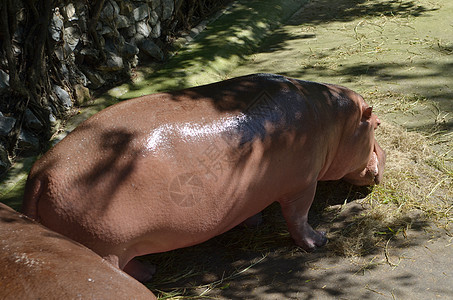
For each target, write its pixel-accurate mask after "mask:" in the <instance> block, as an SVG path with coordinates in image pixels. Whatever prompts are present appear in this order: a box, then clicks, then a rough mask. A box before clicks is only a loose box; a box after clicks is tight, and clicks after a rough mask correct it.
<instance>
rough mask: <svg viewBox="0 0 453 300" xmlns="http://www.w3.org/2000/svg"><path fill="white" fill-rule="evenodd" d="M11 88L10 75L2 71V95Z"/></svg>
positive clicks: (0, 92) (0, 84)
mask: <svg viewBox="0 0 453 300" xmlns="http://www.w3.org/2000/svg"><path fill="white" fill-rule="evenodd" d="M8 87H9V74H8V73H6V72H5V71H3V70H1V69H0V94H2V92H3V91H4V90H6V89H7V88H8Z"/></svg>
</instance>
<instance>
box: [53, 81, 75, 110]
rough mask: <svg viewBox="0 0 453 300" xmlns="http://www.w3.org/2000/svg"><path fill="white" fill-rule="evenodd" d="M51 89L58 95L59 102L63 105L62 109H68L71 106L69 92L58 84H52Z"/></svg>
mask: <svg viewBox="0 0 453 300" xmlns="http://www.w3.org/2000/svg"><path fill="white" fill-rule="evenodd" d="M53 91H54V92H55V94H56V95H57V97H58V100H59V102H60V104H61V105H62V106H63V107H64V109H66V110H67V109H70V108H71V107H72V101H71V97H70V96H69V93H68V92H66V91H65V90H64V89H62V88H61V87H59V86H58V85H54V86H53Z"/></svg>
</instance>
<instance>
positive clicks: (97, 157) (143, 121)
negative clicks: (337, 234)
mask: <svg viewBox="0 0 453 300" xmlns="http://www.w3.org/2000/svg"><path fill="white" fill-rule="evenodd" d="M378 125H379V120H378V119H377V117H376V116H375V115H374V114H372V108H371V107H368V105H367V104H366V103H365V102H364V100H363V98H362V97H361V96H360V95H358V94H356V93H355V92H353V91H351V90H349V89H347V88H344V87H340V86H336V85H329V84H319V83H314V82H307V81H301V80H297V79H292V78H287V77H284V76H279V75H273V74H255V75H249V76H244V77H239V78H234V79H230V80H226V81H222V82H218V83H214V84H209V85H205V86H199V87H194V88H189V89H185V90H181V91H176V92H170V93H160V94H154V95H147V96H143V97H140V98H136V99H132V100H128V101H124V102H121V103H118V104H116V105H113V106H111V107H109V108H107V109H105V110H103V111H101V112H100V113H98V114H96V115H94V116H93V117H92V118H90V119H89V120H87V121H85V122H84V123H82V124H81V125H80V126H79V127H78V128H77V129H75V130H74V131H73V132H72V133H70V134H69V135H68V136H67V137H66V138H65V139H63V140H62V141H61V142H60V143H59V144H57V145H56V146H55V147H54V148H52V149H51V150H50V151H49V152H48V153H46V154H45V155H44V156H43V157H42V158H41V159H40V160H39V161H37V162H36V163H35V165H34V166H33V168H32V170H31V173H30V176H29V179H28V182H27V186H26V191H25V198H24V212H25V213H26V214H27V215H29V216H30V217H32V218H35V219H36V220H38V221H39V222H41V223H42V224H44V225H45V226H47V227H49V228H51V229H53V230H55V231H57V232H59V233H61V234H63V235H66V236H68V237H70V238H72V239H74V240H76V241H78V242H80V243H82V244H84V245H86V246H87V247H89V248H91V249H93V250H94V251H95V252H96V253H98V254H99V255H101V256H102V257H104V258H105V259H107V260H108V261H110V262H111V263H112V264H113V265H115V266H117V267H119V268H120V269H124V270H125V271H126V272H128V273H129V274H131V275H133V276H135V277H136V278H137V279H139V280H142V281H144V280H148V279H149V277H150V275H151V274H150V272H147V271H146V268H143V267H142V266H141V265H140V264H139V263H138V262H137V261H135V260H132V259H133V258H134V257H136V256H140V255H144V254H150V253H157V252H163V251H169V250H172V249H176V248H181V247H187V246H191V245H195V244H198V243H201V242H203V241H206V240H208V239H210V238H212V237H214V236H217V235H219V234H221V233H223V232H225V231H227V230H229V229H231V228H233V227H234V226H236V225H238V224H240V223H241V222H243V221H244V220H246V219H247V218H249V217H251V216H254V215H255V214H257V213H258V212H260V211H261V210H263V209H264V208H265V207H267V206H268V205H270V204H271V203H273V202H275V201H278V202H279V203H280V204H281V207H282V210H283V215H284V217H285V219H286V222H287V224H288V229H289V232H290V233H291V236H292V238H293V239H294V241H295V243H296V244H297V245H299V246H300V247H302V248H304V249H306V250H313V249H315V248H316V247H320V246H323V245H324V244H325V243H326V241H327V239H326V237H325V234H323V233H320V232H318V231H315V230H313V229H312V227H311V226H310V225H309V224H308V222H307V221H308V220H307V219H308V210H309V209H310V206H311V204H312V201H313V197H314V194H315V190H316V184H317V181H319V180H336V179H340V178H346V179H347V180H348V181H350V182H352V183H355V184H360V185H371V184H374V183H378V182H379V181H380V180H381V177H382V172H383V169H384V162H385V154H384V152H383V151H382V149H381V148H380V147H379V145H378V144H377V142H376V141H375V139H374V130H375V129H376V127H377V126H378Z"/></svg>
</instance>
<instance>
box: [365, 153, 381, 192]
mask: <svg viewBox="0 0 453 300" xmlns="http://www.w3.org/2000/svg"><path fill="white" fill-rule="evenodd" d="M366 172H367V176H366V177H368V178H372V181H373V182H374V183H375V184H379V183H380V182H381V179H382V176H381V175H380V172H379V159H378V156H377V153H376V151H373V154H372V155H371V159H370V162H369V165H368V166H367V167H366Z"/></svg>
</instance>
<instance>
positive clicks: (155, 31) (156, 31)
mask: <svg viewBox="0 0 453 300" xmlns="http://www.w3.org/2000/svg"><path fill="white" fill-rule="evenodd" d="M161 34H162V31H161V29H160V22H157V24H156V25H154V27H153V30H152V31H151V35H150V37H152V38H155V39H157V38H158V37H160V35H161Z"/></svg>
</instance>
